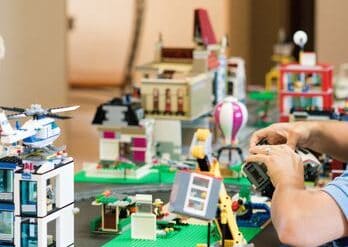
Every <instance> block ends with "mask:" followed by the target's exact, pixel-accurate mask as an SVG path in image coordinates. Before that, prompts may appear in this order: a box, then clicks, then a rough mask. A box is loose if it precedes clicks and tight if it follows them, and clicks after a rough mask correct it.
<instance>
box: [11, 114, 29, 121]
mask: <svg viewBox="0 0 348 247" xmlns="http://www.w3.org/2000/svg"><path fill="white" fill-rule="evenodd" d="M23 117H27V115H26V114H24V113H20V114H17V113H16V114H10V115H7V119H8V120H11V119H17V118H23Z"/></svg>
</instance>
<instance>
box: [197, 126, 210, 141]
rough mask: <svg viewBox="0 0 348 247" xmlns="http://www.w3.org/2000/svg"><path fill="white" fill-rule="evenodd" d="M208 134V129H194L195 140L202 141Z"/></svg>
mask: <svg viewBox="0 0 348 247" xmlns="http://www.w3.org/2000/svg"><path fill="white" fill-rule="evenodd" d="M209 134H210V131H209V129H198V130H197V131H196V137H197V140H198V141H202V142H204V141H205V140H207V139H208V136H209Z"/></svg>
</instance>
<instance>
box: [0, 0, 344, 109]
mask: <svg viewBox="0 0 348 247" xmlns="http://www.w3.org/2000/svg"><path fill="white" fill-rule="evenodd" d="M65 3H66V4H65ZM134 3H135V0H133V1H130V0H129V1H126V0H103V1H97V0H67V1H66V2H64V1H45V0H36V1H35V4H33V3H31V2H28V1H21V0H2V1H0V33H1V34H2V35H3V36H4V39H5V42H6V47H7V55H6V59H5V60H4V61H3V62H1V65H0V70H1V73H0V83H1V90H0V97H1V101H2V104H20V105H26V104H28V103H31V102H35V101H40V102H41V103H43V104H45V105H58V104H62V103H64V102H65V101H66V93H67V83H66V81H67V80H68V81H69V82H70V85H82V86H90V85H92V86H105V85H117V84H120V83H121V82H122V76H123V73H124V69H125V64H126V62H125V61H126V58H127V55H128V53H129V49H130V41H131V33H132V30H133V25H132V22H133V20H134ZM197 7H202V8H207V10H208V12H209V15H210V18H211V21H212V24H213V27H214V30H215V32H216V36H217V37H218V38H220V37H221V36H222V35H223V34H225V33H227V34H228V36H229V39H230V47H229V54H230V55H234V56H242V57H244V58H245V60H246V62H247V72H248V78H249V79H248V82H249V84H259V85H263V83H264V74H265V72H266V71H267V70H268V69H269V68H270V67H271V61H270V56H271V54H272V46H273V44H274V43H275V42H276V41H277V32H278V30H279V29H280V28H284V29H285V30H286V31H287V32H288V34H289V37H290V35H291V34H292V33H293V31H294V30H296V29H298V28H304V29H307V30H306V31H307V32H309V34H310V40H311V42H310V43H311V44H309V46H308V47H307V49H309V50H310V48H311V46H313V44H314V45H315V47H316V49H317V52H318V57H319V59H320V60H322V61H325V62H330V63H333V64H335V65H338V64H340V63H343V62H345V61H347V55H348V54H347V49H345V44H346V40H347V37H346V33H347V31H348V30H347V29H348V27H347V25H346V23H347V21H348V20H347V19H348V16H347V15H346V13H345V9H346V8H347V7H348V3H347V1H345V0H336V1H330V0H307V1H301V0H283V1H278V0H263V1H252V0H178V1H168V0H147V1H146V7H145V8H146V12H145V17H144V27H143V32H142V35H141V38H140V47H139V53H138V56H137V59H136V63H135V64H141V63H143V62H147V61H150V60H151V59H152V56H153V48H154V42H155V41H156V40H157V38H158V33H160V32H161V33H162V34H163V39H164V44H165V45H168V46H192V45H193V43H192V29H193V9H194V8H197ZM67 15H68V16H69V17H72V20H73V21H72V27H73V28H72V30H70V31H67V27H66V21H67ZM312 29H313V30H315V32H314V31H313V30H312ZM311 32H313V34H312V35H311ZM67 47H68V49H67ZM67 61H69V63H67ZM66 65H67V66H68V77H67V76H66V71H67V69H66Z"/></svg>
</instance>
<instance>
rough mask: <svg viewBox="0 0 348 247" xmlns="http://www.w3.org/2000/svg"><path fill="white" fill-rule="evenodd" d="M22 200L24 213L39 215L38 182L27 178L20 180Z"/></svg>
mask: <svg viewBox="0 0 348 247" xmlns="http://www.w3.org/2000/svg"><path fill="white" fill-rule="evenodd" d="M20 200H21V201H20V203H21V206H20V210H21V214H22V215H28V216H36V215H37V182H35V181H26V180H23V181H21V182H20Z"/></svg>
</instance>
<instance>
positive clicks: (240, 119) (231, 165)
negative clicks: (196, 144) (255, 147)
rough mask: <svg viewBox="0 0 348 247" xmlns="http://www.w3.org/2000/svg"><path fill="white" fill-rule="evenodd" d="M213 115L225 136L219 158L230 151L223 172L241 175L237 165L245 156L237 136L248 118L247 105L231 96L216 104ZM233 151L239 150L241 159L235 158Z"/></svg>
mask: <svg viewBox="0 0 348 247" xmlns="http://www.w3.org/2000/svg"><path fill="white" fill-rule="evenodd" d="M213 117H214V121H215V126H216V128H217V129H218V130H219V131H220V132H221V133H220V134H221V135H222V136H223V138H224V145H223V146H222V147H220V148H219V149H218V150H217V159H218V160H220V158H221V156H222V154H223V152H224V151H227V152H228V163H227V165H225V166H224V167H225V168H224V169H223V170H222V173H223V174H224V176H232V177H239V168H240V167H239V168H238V166H237V165H240V164H241V163H242V162H243V161H244V157H243V152H242V149H241V148H240V147H239V146H238V141H237V136H238V132H239V131H240V130H241V129H242V128H243V127H244V126H245V125H246V123H247V120H248V111H247V109H246V106H245V105H244V104H243V103H241V102H239V101H238V100H237V99H236V98H234V97H232V96H229V97H227V98H225V99H224V100H223V101H221V102H220V103H218V104H217V105H216V106H215V109H214V112H213ZM232 151H236V152H237V154H238V156H239V161H237V160H236V159H233V157H232ZM220 162H221V163H222V161H220Z"/></svg>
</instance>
